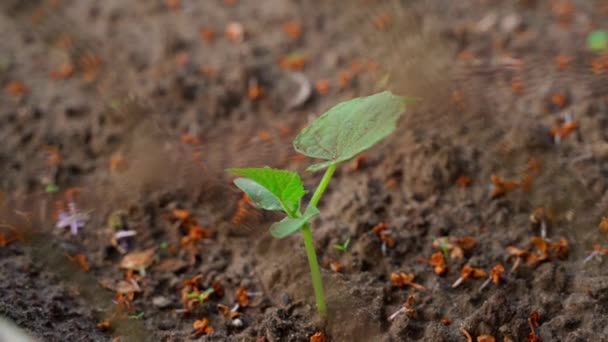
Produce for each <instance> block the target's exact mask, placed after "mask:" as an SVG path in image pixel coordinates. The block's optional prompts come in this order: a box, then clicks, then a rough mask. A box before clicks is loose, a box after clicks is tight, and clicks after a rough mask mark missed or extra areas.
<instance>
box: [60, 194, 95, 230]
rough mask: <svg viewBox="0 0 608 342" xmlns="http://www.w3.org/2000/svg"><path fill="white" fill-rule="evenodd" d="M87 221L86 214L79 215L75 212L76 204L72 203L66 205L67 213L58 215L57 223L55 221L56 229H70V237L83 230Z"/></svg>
mask: <svg viewBox="0 0 608 342" xmlns="http://www.w3.org/2000/svg"><path fill="white" fill-rule="evenodd" d="M88 220H89V215H88V214H87V213H81V212H78V211H77V210H76V204H74V202H69V203H68V211H67V212H65V211H64V212H62V213H61V214H59V221H57V225H56V227H57V228H70V231H71V232H72V235H76V234H78V230H79V229H80V228H83V227H84V225H85V224H86V223H87V221H88Z"/></svg>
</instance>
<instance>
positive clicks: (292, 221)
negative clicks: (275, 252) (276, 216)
mask: <svg viewBox="0 0 608 342" xmlns="http://www.w3.org/2000/svg"><path fill="white" fill-rule="evenodd" d="M319 214H320V212H319V209H317V207H315V206H313V205H309V206H308V208H306V211H305V212H304V215H302V216H300V217H296V218H291V217H286V218H284V219H282V220H281V221H279V222H275V223H274V224H273V225H272V226H270V234H271V235H272V236H273V237H274V238H276V239H282V238H285V237H288V236H289V235H292V234H294V233H296V232H298V231H299V230H300V229H301V228H302V227H303V226H304V225H305V224H306V223H308V221H310V220H311V219H312V218H313V217H315V216H318V215H319Z"/></svg>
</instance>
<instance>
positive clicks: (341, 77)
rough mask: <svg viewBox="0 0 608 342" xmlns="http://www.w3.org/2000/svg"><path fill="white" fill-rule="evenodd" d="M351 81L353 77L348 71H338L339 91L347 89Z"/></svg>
mask: <svg viewBox="0 0 608 342" xmlns="http://www.w3.org/2000/svg"><path fill="white" fill-rule="evenodd" d="M352 80H353V75H352V74H351V73H350V71H340V72H339V73H338V85H339V86H340V89H345V88H346V87H348V86H349V85H350V83H351V81H352Z"/></svg>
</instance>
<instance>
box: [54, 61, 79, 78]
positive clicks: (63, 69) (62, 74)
mask: <svg viewBox="0 0 608 342" xmlns="http://www.w3.org/2000/svg"><path fill="white" fill-rule="evenodd" d="M73 74H74V65H73V64H72V63H64V64H62V65H61V66H60V67H59V68H57V69H55V70H53V71H51V73H50V76H51V78H52V79H54V80H65V79H68V78H70V77H72V75H73Z"/></svg>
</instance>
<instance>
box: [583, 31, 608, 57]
mask: <svg viewBox="0 0 608 342" xmlns="http://www.w3.org/2000/svg"><path fill="white" fill-rule="evenodd" d="M587 47H588V48H589V50H592V51H598V52H602V51H606V50H608V31H604V30H597V31H593V32H591V33H589V35H588V36H587Z"/></svg>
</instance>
